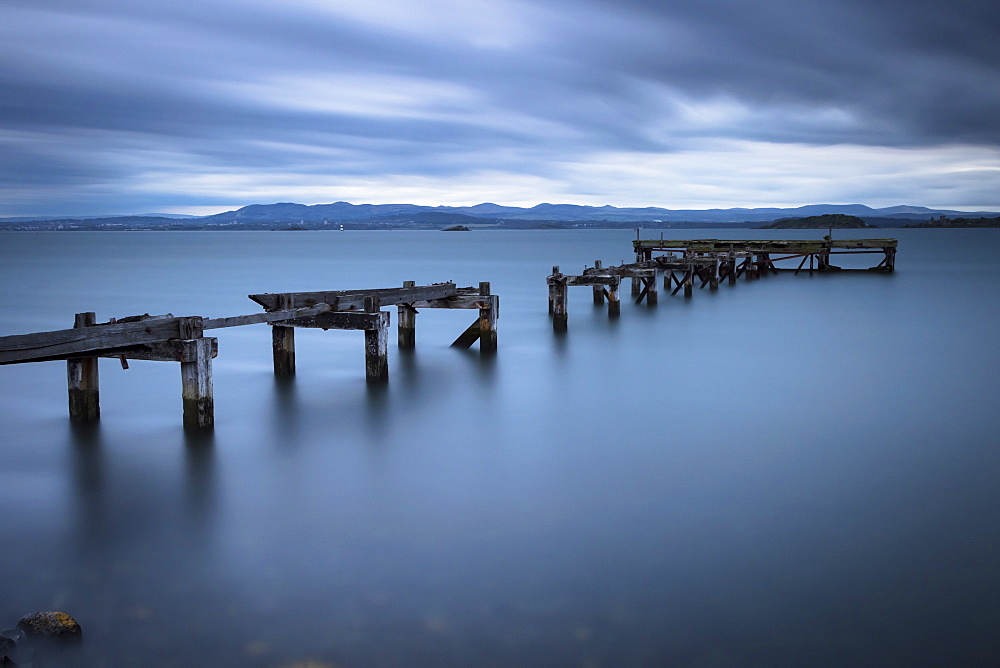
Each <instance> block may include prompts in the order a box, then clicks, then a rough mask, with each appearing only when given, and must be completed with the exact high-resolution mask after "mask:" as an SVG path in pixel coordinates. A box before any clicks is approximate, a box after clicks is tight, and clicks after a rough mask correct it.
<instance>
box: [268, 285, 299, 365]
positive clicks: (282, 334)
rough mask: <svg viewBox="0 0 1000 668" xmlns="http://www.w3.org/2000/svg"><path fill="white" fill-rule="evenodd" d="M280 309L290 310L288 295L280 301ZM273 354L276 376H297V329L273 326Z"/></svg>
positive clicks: (280, 298) (283, 296)
mask: <svg viewBox="0 0 1000 668" xmlns="http://www.w3.org/2000/svg"><path fill="white" fill-rule="evenodd" d="M278 302H279V305H280V308H290V307H291V300H290V299H289V298H288V296H287V295H282V296H281V297H279V299H278ZM271 353H272V356H273V358H274V375H275V376H294V375H295V328H294V327H285V326H283V325H272V326H271Z"/></svg>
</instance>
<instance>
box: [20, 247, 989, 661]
mask: <svg viewBox="0 0 1000 668" xmlns="http://www.w3.org/2000/svg"><path fill="white" fill-rule="evenodd" d="M882 233H883V234H884V233H885V231H882ZM889 233H890V234H892V235H893V236H897V237H899V239H900V246H899V254H898V256H897V272H896V273H895V274H894V275H874V274H841V275H829V276H826V275H825V276H818V275H817V276H814V277H808V276H805V275H800V276H791V275H781V276H777V277H772V278H768V279H766V280H762V281H756V282H752V283H744V282H742V281H741V282H740V284H739V285H738V286H736V287H729V286H725V285H724V286H723V287H722V288H721V289H720V290H719V291H718V292H717V293H714V294H713V293H709V291H708V290H707V289H706V290H702V291H699V292H697V293H696V294H695V297H694V298H693V299H691V300H687V301H685V300H683V299H682V298H680V297H674V298H667V297H666V296H665V295H661V300H660V304H659V306H658V307H656V308H647V307H646V306H645V305H641V306H636V305H633V304H631V303H625V304H624V305H623V309H622V316H621V318H620V319H619V320H616V321H609V320H608V319H607V317H606V314H605V312H604V311H603V310H601V309H599V308H595V307H594V306H593V305H592V303H591V297H590V294H589V290H587V289H584V288H576V289H572V290H570V304H569V315H570V318H569V332H568V334H567V335H565V336H555V335H553V333H552V331H551V328H550V323H549V319H548V316H547V313H546V288H545V281H544V278H545V276H546V275H547V274H548V273H549V271H550V269H551V266H552V265H554V264H558V265H561V266H562V267H563V270H564V271H576V270H578V269H582V268H583V265H584V264H588V263H592V262H593V260H594V259H597V258H600V259H603V260H604V261H605V263H606V264H611V263H617V262H619V261H621V260H623V259H628V258H629V257H630V252H629V251H630V243H629V241H630V239H631V238H632V235H631V234H630V233H626V232H615V231H552V232H546V231H533V232H496V233H467V234H439V233H432V232H414V233H406V232H383V233H377V232H375V233H366V232H344V233H338V232H315V233H307V232H290V233H281V232H271V233H268V232H262V233H254V232H246V233H210V232H195V233H163V234H158V233H16V234H15V233H11V234H5V235H3V236H2V237H0V277H2V285H3V286H4V288H5V299H4V300H3V303H2V304H0V335H5V334H14V333H24V332H31V331H42V330H50V329H60V328H63V327H67V326H71V324H72V321H73V314H74V313H76V312H78V311H96V312H97V314H98V318H99V319H102V320H105V319H107V317H109V316H119V317H120V316H125V315H132V314H135V313H145V312H149V313H167V312H172V313H174V314H175V315H206V316H209V315H210V316H224V315H236V314H240V313H251V312H255V310H256V307H255V305H254V304H253V303H252V302H250V300H248V299H247V298H246V295H247V294H249V293H257V292H279V291H300V290H318V289H347V288H364V287H388V286H393V285H399V284H401V283H402V281H404V280H415V281H417V283H418V284H422V283H428V282H436V281H443V280H454V281H455V282H456V283H458V284H460V285H475V284H477V283H478V282H479V281H490V282H491V283H492V286H493V291H494V293H496V294H499V295H500V299H501V310H500V319H499V321H498V331H499V346H500V351H499V354H498V355H497V357H495V358H493V359H481V358H480V357H479V355H478V354H477V353H476V351H475V350H472V351H456V350H453V349H450V348H449V347H448V344H449V343H450V341H451V340H452V339H453V338H454V337H455V336H457V335H458V334H459V333H460V332H461V331H462V330H463V329H464V328H465V327H466V326H467V325H468V324H469V322H471V320H472V318H473V314H472V313H471V312H466V311H456V312H449V311H425V312H422V313H421V315H420V316H418V323H417V337H418V345H417V350H416V351H415V353H413V354H411V355H404V354H401V353H400V352H399V351H397V350H396V348H395V345H394V344H391V345H390V376H391V380H390V382H389V384H388V385H387V386H385V387H381V388H374V387H368V386H366V383H365V381H364V366H363V350H362V348H363V344H362V336H361V334H360V333H359V332H338V331H331V332H322V331H320V330H300V331H299V332H298V333H297V341H296V343H297V349H298V360H299V367H298V375H297V376H296V377H295V379H294V380H293V381H291V382H284V383H283V382H278V381H276V379H275V378H274V377H273V374H272V371H271V360H270V331H269V329H268V328H267V327H266V326H255V327H244V328H236V329H231V330H219V331H217V332H214V333H213V335H216V336H218V338H219V348H220V354H219V357H218V358H217V359H216V360H215V393H216V419H217V425H216V429H215V431H214V434H213V435H212V436H209V437H206V438H203V439H197V438H192V437H186V436H185V434H184V432H183V430H182V428H181V400H180V378H179V376H180V374H179V371H178V368H177V365H175V364H167V363H161V362H132V363H131V367H132V368H131V369H130V370H128V371H122V370H121V369H120V367H119V365H118V364H117V363H116V362H115V361H113V360H104V361H102V362H101V408H102V420H101V422H100V425H99V426H98V427H95V428H93V429H79V430H74V429H72V428H71V426H70V424H69V422H68V420H67V417H66V384H65V383H66V381H65V364H64V363H58V362H49V363H43V364H27V365H17V366H7V367H2V368H0V427H2V434H3V438H2V440H0V510H2V527H3V531H2V536H3V548H2V549H0V575H2V583H0V628H9V627H11V626H13V625H14V623H15V622H16V621H17V619H18V618H19V617H20V616H22V615H24V614H27V613H29V612H34V611H37V610H49V609H58V610H65V611H66V612H69V613H70V614H72V615H74V616H75V617H76V618H77V619H78V620H79V621H80V623H81V624H82V626H83V628H84V633H85V636H86V642H85V645H84V647H83V649H82V653H83V655H82V658H81V664H82V665H87V666H112V667H117V666H140V665H142V666H177V665H193V666H288V665H294V664H296V663H302V662H306V661H314V662H319V663H320V665H324V664H325V665H337V666H391V665H401V666H414V665H434V666H444V665H510V666H514V665H517V666H526V665H608V666H613V665H748V664H754V665H846V664H855V665H856V664H876V663H877V664H882V665H887V664H895V665H945V664H952V665H956V664H963V663H964V664H969V663H980V664H995V662H996V661H997V660H998V659H1000V635H998V634H997V629H998V628H1000V567H998V564H1000V520H998V517H1000V485H998V484H997V478H998V474H1000V448H998V447H997V446H998V441H1000V438H998V436H1000V429H998V427H1000V419H998V410H997V408H998V401H997V400H998V397H1000V391H998V390H1000V380H998V378H1000V374H998V372H1000V353H998V350H997V345H996V341H997V339H996V337H997V331H998V325H1000V281H998V278H997V273H996V272H997V266H996V253H997V251H998V250H1000V231H997V230H968V231H958V230H892V231H891V232H889ZM712 234H716V235H717V234H718V233H713V232H706V231H698V230H694V231H685V232H683V233H676V236H681V235H683V236H687V237H690V238H699V237H704V236H709V235H712ZM722 234H724V235H727V236H743V237H748V238H766V237H768V236H773V235H774V232H762V231H749V232H745V231H734V230H727V231H725V232H723V233H722ZM781 234H782V235H783V236H787V237H792V238H815V235H814V234H813V233H811V232H804V231H789V232H783V233H781ZM847 234H848V232H847V231H844V232H843V235H845V236H846V235H847ZM857 234H864V232H858V233H857ZM851 236H854V235H853V234H852V235H851ZM869 236H873V235H871V234H869ZM862 257H863V258H864V259H863V261H862V260H857V261H858V262H868V259H869V258H868V257H864V256H862ZM872 257H874V256H872ZM876 261H877V259H876ZM625 292H627V291H625ZM623 294H624V293H623ZM393 318H394V319H395V314H393Z"/></svg>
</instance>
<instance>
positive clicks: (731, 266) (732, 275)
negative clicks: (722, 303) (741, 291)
mask: <svg viewBox="0 0 1000 668" xmlns="http://www.w3.org/2000/svg"><path fill="white" fill-rule="evenodd" d="M726 274H727V277H728V278H729V285H736V278H737V276H736V255H735V254H733V255H730V256H729V261H728V267H727V269H726Z"/></svg>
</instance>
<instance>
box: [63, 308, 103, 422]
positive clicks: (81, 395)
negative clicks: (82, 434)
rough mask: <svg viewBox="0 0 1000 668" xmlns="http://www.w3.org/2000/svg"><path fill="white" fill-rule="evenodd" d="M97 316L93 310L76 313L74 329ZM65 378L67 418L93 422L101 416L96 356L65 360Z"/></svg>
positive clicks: (91, 323)
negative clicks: (67, 389) (67, 396)
mask: <svg viewBox="0 0 1000 668" xmlns="http://www.w3.org/2000/svg"><path fill="white" fill-rule="evenodd" d="M96 322H97V317H96V316H95V314H94V313H93V312H87V313H77V314H76V321H75V322H74V324H73V327H74V328H75V329H84V328H87V327H91V326H93V325H94V324H95V323H96ZM66 378H67V382H68V385H69V419H70V420H72V421H74V422H93V421H95V420H98V419H100V417H101V402H100V377H99V376H98V367H97V358H96V357H82V358H74V359H70V360H67V362H66Z"/></svg>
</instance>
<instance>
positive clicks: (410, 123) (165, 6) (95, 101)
mask: <svg viewBox="0 0 1000 668" xmlns="http://www.w3.org/2000/svg"><path fill="white" fill-rule="evenodd" d="M998 37H1000V3H997V2H996V0H950V1H949V2H941V1H940V0H935V1H934V2H931V1H928V0H742V1H741V0H730V1H720V0H655V1H654V0H524V1H522V0H170V1H169V2H168V1H165V0H149V1H146V0H0V216H19V215H24V216H27V215H66V214H76V215H97V214H116V213H117V214H138V213H154V212H166V213H190V214H208V213H216V212H219V211H224V210H230V209H234V208H238V207H240V206H243V205H246V204H252V203H271V202H288V201H290V202H299V203H303V204H316V203H326V202H334V201H350V202H353V203H402V202H407V203H415V204H429V205H470V204H477V203H480V202H495V203H498V204H505V205H516V206H532V205H534V204H538V203H541V202H552V203H575V204H592V205H604V204H611V205H614V206H661V207H666V208H671V209H690V208H694V209H703V208H720V207H721V208H727V207H736V206H748V207H755V206H798V205H802V204H813V203H833V204H850V203H861V204H867V205H869V206H873V207H881V206H893V205H898V204H911V205H919V206H929V207H935V208H950V209H959V210H1000V47H998Z"/></svg>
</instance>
